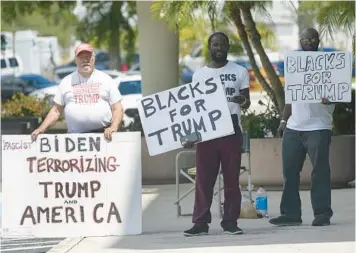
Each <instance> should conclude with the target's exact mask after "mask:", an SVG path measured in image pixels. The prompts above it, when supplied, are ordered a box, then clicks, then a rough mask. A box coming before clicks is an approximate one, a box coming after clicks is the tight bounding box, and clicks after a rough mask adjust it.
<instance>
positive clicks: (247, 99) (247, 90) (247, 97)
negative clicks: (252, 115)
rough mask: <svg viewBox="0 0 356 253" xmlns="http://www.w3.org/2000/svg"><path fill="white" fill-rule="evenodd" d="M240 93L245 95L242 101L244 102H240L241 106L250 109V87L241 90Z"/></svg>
mask: <svg viewBox="0 0 356 253" xmlns="http://www.w3.org/2000/svg"><path fill="white" fill-rule="evenodd" d="M240 94H241V95H242V96H244V97H245V101H242V103H241V104H240V106H241V108H243V109H248V108H249V107H250V105H251V100H250V88H245V89H242V90H240Z"/></svg>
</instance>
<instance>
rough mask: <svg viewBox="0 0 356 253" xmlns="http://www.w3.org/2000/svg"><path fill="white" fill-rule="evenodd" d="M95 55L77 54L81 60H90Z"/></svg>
mask: <svg viewBox="0 0 356 253" xmlns="http://www.w3.org/2000/svg"><path fill="white" fill-rule="evenodd" d="M92 56H93V55H81V56H77V57H78V58H79V59H80V60H81V61H85V60H90V58H91V57H92Z"/></svg>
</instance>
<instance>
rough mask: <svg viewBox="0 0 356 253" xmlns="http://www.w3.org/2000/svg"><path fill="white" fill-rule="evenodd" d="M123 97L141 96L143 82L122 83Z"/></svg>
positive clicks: (121, 91) (120, 89)
mask: <svg viewBox="0 0 356 253" xmlns="http://www.w3.org/2000/svg"><path fill="white" fill-rule="evenodd" d="M119 91H120V93H121V95H131V94H141V92H142V91H141V81H124V82H121V83H120V86H119Z"/></svg>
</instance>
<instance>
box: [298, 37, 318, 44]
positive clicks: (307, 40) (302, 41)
mask: <svg viewBox="0 0 356 253" xmlns="http://www.w3.org/2000/svg"><path fill="white" fill-rule="evenodd" d="M300 42H301V43H308V42H309V43H313V44H314V43H318V42H319V39H316V38H312V39H301V40H300Z"/></svg>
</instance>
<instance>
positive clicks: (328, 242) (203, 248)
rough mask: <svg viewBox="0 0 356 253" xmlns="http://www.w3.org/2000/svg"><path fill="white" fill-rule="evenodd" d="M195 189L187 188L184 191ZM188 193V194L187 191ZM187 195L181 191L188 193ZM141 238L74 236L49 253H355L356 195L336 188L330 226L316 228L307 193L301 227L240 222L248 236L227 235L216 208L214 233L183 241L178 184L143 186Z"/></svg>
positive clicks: (186, 221)
mask: <svg viewBox="0 0 356 253" xmlns="http://www.w3.org/2000/svg"><path fill="white" fill-rule="evenodd" d="M190 186H191V185H184V186H183V187H182V189H183V191H184V190H188V189H189V187H190ZM184 192H185V191H184ZM184 192H183V193H184ZM268 194H269V210H270V215H271V216H272V217H273V216H277V215H278V214H279V201H280V197H281V192H280V191H274V192H272V191H269V192H268ZM142 196H143V197H142V199H143V200H142V201H143V208H144V210H143V230H144V232H143V234H142V235H140V236H118V237H115V236H112V237H90V238H71V239H67V240H65V241H63V243H61V244H60V245H58V246H56V247H54V248H53V249H52V250H51V251H50V252H51V253H64V252H69V253H84V252H85V253H86V252H88V253H91V252H93V253H109V252H113V253H123V252H135V253H138V252H165V253H169V252H189V253H197V252H218V250H224V252H225V253H230V252H234V253H236V252H240V253H256V252H264V253H269V252H273V253H282V252H283V253H292V252H293V253H294V252H298V253H310V252H313V253H319V252H322V253H329V252H330V253H331V252H332V253H335V252H340V253H351V252H352V253H353V252H355V191H354V189H344V190H333V193H332V203H333V209H334V213H335V214H334V217H333V219H332V225H331V226H327V227H312V226H311V225H310V224H311V222H312V219H313V215H312V209H311V204H310V193H309V191H302V192H301V199H302V204H303V225H301V226H298V227H274V226H272V225H270V224H269V223H268V219H242V220H240V222H239V225H240V227H241V228H242V229H243V230H244V232H245V234H243V235H236V236H231V235H230V236H229V235H223V234H222V231H221V228H220V226H219V218H218V212H217V210H218V209H217V203H216V202H215V201H214V202H213V206H212V211H213V223H212V224H211V226H210V235H208V236H199V237H193V238H186V237H183V235H182V231H183V230H185V229H187V228H190V226H191V225H192V223H191V217H180V218H177V216H176V206H175V205H174V204H173V202H174V200H175V186H174V185H165V186H157V187H155V186H149V187H144V190H143V195H142ZM193 199H194V198H193V195H190V196H189V197H187V198H186V199H185V200H184V202H183V203H182V211H183V212H184V213H189V212H191V211H192V206H193Z"/></svg>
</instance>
